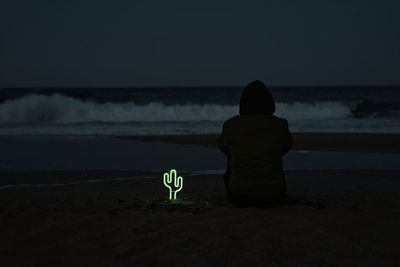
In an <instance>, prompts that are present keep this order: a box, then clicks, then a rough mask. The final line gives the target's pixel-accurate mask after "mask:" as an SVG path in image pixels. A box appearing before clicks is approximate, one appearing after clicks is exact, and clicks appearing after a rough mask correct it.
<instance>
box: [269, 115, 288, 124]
mask: <svg viewBox="0 0 400 267" xmlns="http://www.w3.org/2000/svg"><path fill="white" fill-rule="evenodd" d="M273 118H274V120H275V121H276V122H277V123H278V124H280V125H282V126H287V125H288V124H289V123H288V121H287V119H285V118H281V117H278V116H275V115H273Z"/></svg>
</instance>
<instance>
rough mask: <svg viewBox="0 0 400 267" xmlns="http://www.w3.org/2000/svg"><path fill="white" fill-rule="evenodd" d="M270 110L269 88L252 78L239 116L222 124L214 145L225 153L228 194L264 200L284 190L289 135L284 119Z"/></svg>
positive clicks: (273, 107) (289, 145) (273, 104)
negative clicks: (252, 80)
mask: <svg viewBox="0 0 400 267" xmlns="http://www.w3.org/2000/svg"><path fill="white" fill-rule="evenodd" d="M274 112H275V101H274V99H273V97H272V95H271V93H270V91H269V90H268V88H267V87H266V86H265V85H264V84H263V83H262V82H261V81H254V82H252V83H250V84H248V85H247V86H246V87H245V88H244V90H243V93H242V96H241V99H240V109H239V115H236V116H234V117H232V118H230V119H228V120H227V121H226V122H225V123H224V125H223V130H222V134H221V135H220V136H219V137H218V139H217V146H218V147H219V148H220V149H221V150H222V151H223V152H224V153H225V154H226V155H227V156H228V162H229V164H230V167H231V173H230V180H229V192H228V193H229V194H230V195H231V196H235V197H236V198H238V199H246V200H254V201H257V202H265V201H267V202H268V201H270V200H272V199H275V198H277V197H278V196H280V195H282V193H284V192H286V181H285V176H284V171H283V167H282V156H283V155H284V154H285V153H287V152H288V151H289V150H290V149H291V147H292V137H291V134H290V132H289V127H288V122H287V120H285V119H283V118H278V117H276V116H274V115H273V113H274Z"/></svg>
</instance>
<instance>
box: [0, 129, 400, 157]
mask: <svg viewBox="0 0 400 267" xmlns="http://www.w3.org/2000/svg"><path fill="white" fill-rule="evenodd" d="M218 135H219V134H176V135H175V134H168V135H0V141H7V140H11V139H45V138H48V139H52V138H68V139H95V138H115V139H125V140H139V141H144V142H152V141H159V142H165V143H175V144H187V145H197V146H206V147H216V144H215V140H216V139H217V137H218ZM292 137H293V148H292V150H311V151H347V152H377V153H379V152H381V153H399V152H400V133H318V132H294V133H292Z"/></svg>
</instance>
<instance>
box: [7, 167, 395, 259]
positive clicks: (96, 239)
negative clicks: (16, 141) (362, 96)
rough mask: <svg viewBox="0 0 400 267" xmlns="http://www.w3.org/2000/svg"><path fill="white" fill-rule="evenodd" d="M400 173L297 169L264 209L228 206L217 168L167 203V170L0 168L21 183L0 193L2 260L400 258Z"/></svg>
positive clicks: (187, 180)
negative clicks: (280, 200) (277, 199)
mask: <svg viewBox="0 0 400 267" xmlns="http://www.w3.org/2000/svg"><path fill="white" fill-rule="evenodd" d="M399 174H400V172H398V171H368V170H364V171H354V170H352V171H346V170H341V171H338V170H336V171H334V170H325V171H324V170H320V171H290V172H287V181H288V187H289V193H288V198H287V200H286V201H285V203H284V204H283V205H282V206H279V207H273V208H268V209H260V208H238V207H235V206H234V205H232V204H230V203H228V202H227V201H226V200H225V199H224V198H223V197H224V188H223V182H222V177H221V176H220V175H202V176H187V177H184V178H185V188H184V191H183V192H182V197H184V198H185V199H187V201H191V202H192V203H190V204H168V203H166V202H165V201H164V200H165V198H166V196H167V192H166V190H165V188H164V187H163V186H162V184H161V173H137V172H113V171H69V172H65V171H60V172H30V173H19V174H17V173H1V175H2V177H1V181H2V185H3V186H4V185H5V184H9V183H10V181H15V182H14V184H19V185H20V186H19V187H8V188H6V187H2V189H1V190H0V229H1V231H0V255H1V258H0V266H399V265H400V253H399V252H400V247H399V241H398V239H399V237H400V229H399V227H400V179H399V178H400V177H399ZM145 177H147V178H145ZM115 178H128V179H126V180H124V179H119V180H118V179H115ZM89 179H91V180H92V181H91V182H87V180H89ZM99 179H100V180H99ZM101 179H111V180H106V181H101ZM27 183H30V184H32V185H36V186H30V185H28V184H27ZM48 183H51V184H53V186H48V185H47V186H37V185H38V184H42V185H44V184H48ZM23 184H25V186H21V185H23ZM55 184H58V185H55ZM62 184H64V185H62Z"/></svg>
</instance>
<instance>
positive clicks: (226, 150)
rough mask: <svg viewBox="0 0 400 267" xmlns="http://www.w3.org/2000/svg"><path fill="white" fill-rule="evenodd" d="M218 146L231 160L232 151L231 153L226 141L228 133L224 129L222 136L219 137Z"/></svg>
mask: <svg viewBox="0 0 400 267" xmlns="http://www.w3.org/2000/svg"><path fill="white" fill-rule="evenodd" d="M224 126H225V125H224ZM224 128H225V127H224ZM216 144H217V147H218V148H219V149H220V150H221V151H222V152H224V154H225V155H226V156H227V157H228V158H229V155H230V151H229V146H228V141H227V140H226V133H225V130H224V129H223V130H222V134H221V135H220V136H218V138H217V141H216Z"/></svg>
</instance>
